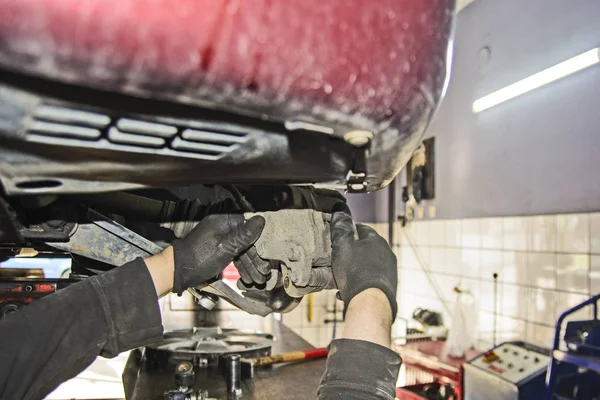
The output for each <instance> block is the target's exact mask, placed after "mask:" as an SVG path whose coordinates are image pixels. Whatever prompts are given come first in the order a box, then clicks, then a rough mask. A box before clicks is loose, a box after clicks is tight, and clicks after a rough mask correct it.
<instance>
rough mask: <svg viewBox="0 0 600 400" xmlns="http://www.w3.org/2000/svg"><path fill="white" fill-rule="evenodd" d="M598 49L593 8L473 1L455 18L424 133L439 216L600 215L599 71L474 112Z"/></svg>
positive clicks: (553, 1) (585, 0)
mask: <svg viewBox="0 0 600 400" xmlns="http://www.w3.org/2000/svg"><path fill="white" fill-rule="evenodd" d="M597 46H600V1H598V0H570V1H565V0H502V1H499V0H477V1H475V2H474V3H473V4H471V5H470V6H469V7H467V8H466V9H465V10H464V11H463V12H461V13H460V14H459V17H458V24H457V31H456V45H455V54H454V62H453V71H452V79H451V83H450V88H449V90H448V94H447V96H446V99H445V100H444V102H443V104H442V106H441V108H440V111H439V114H438V116H437V118H436V119H435V121H434V122H433V124H432V126H431V127H430V129H429V131H428V136H436V153H437V156H436V174H437V178H436V197H437V198H436V200H435V201H433V202H430V203H429V204H433V205H436V206H437V215H438V217H439V218H459V217H476V216H502V215H528V214H548V213H562V212H578V211H597V210H600V166H599V165H598V160H600V65H597V66H595V67H591V68H589V69H587V70H585V71H582V72H579V73H576V74H575V75H571V76H569V77H567V78H565V79H563V80H561V81H558V82H555V83H553V84H550V85H548V86H545V87H543V88H541V89H538V90H536V91H534V92H531V93H529V94H526V95H524V96H522V97H519V98H517V99H514V100H511V101H509V102H507V103H504V104H502V105H499V106H496V107H494V108H492V109H490V110H487V111H484V112H483V113H481V114H473V113H472V111H471V106H472V103H473V101H474V100H475V99H477V98H479V97H481V96H483V95H486V94H489V93H491V92H493V91H495V90H498V89H500V88H502V87H504V86H506V85H509V84H511V83H514V82H516V81H518V80H520V79H522V78H525V77H527V76H529V75H531V74H533V73H536V72H539V71H541V70H543V69H545V68H548V67H551V66H553V65H555V64H557V63H559V62H561V61H564V60H566V59H568V58H570V57H573V56H575V55H578V54H580V53H582V52H584V51H586V50H589V49H592V48H594V47H597ZM486 47H487V48H489V49H490V56H489V61H488V62H486V61H485V59H486V58H487V57H485V50H482V49H484V48H486ZM398 190H401V188H398Z"/></svg>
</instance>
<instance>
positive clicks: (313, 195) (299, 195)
mask: <svg viewBox="0 0 600 400" xmlns="http://www.w3.org/2000/svg"><path fill="white" fill-rule="evenodd" d="M241 191H242V192H243V193H244V197H245V198H246V199H248V201H249V202H250V204H252V205H253V206H254V207H255V209H256V210H257V211H277V210H281V209H312V210H316V211H321V212H325V213H331V211H332V210H333V208H334V207H335V205H336V204H338V203H342V204H345V203H346V198H345V197H344V196H343V195H342V194H341V193H339V192H337V191H335V190H327V189H315V188H314V187H311V186H272V187H265V186H251V187H249V188H248V187H246V188H241ZM234 264H235V266H236V267H237V269H238V271H239V272H240V279H241V281H242V283H243V284H244V285H243V288H245V289H250V288H251V287H252V286H256V285H259V286H260V285H263V284H265V282H266V281H267V279H268V278H269V275H270V274H271V269H272V268H273V267H274V265H272V264H271V262H270V261H269V260H263V259H262V258H260V256H259V255H258V253H257V252H256V248H255V247H254V246H252V247H250V248H249V249H248V251H247V252H245V253H244V254H242V255H241V256H240V257H239V259H238V260H236V261H235V262H234Z"/></svg>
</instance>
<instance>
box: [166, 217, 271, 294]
mask: <svg viewBox="0 0 600 400" xmlns="http://www.w3.org/2000/svg"><path fill="white" fill-rule="evenodd" d="M264 227H265V219H264V218H263V217H260V216H256V217H252V218H250V219H249V220H248V221H247V222H244V216H243V215H242V214H213V215H209V216H207V217H205V218H204V219H203V220H202V221H200V223H199V224H198V225H197V226H196V227H195V228H194V229H193V230H192V231H191V232H190V233H189V234H188V235H187V236H186V237H184V238H183V239H179V240H176V241H174V242H173V252H174V257H175V276H174V281H173V292H174V293H178V294H181V293H182V292H183V291H184V290H186V289H187V288H189V287H193V286H198V285H201V284H202V283H204V282H206V281H207V280H209V279H211V278H214V277H216V276H217V275H218V274H219V273H221V271H223V269H224V268H225V267H227V265H228V264H229V263H230V262H231V261H233V259H234V258H236V257H238V256H239V255H240V254H241V253H243V252H244V251H246V250H247V249H248V248H249V247H250V246H252V245H253V244H254V242H256V240H257V239H258V238H259V237H260V234H261V233H262V230H263V228H264Z"/></svg>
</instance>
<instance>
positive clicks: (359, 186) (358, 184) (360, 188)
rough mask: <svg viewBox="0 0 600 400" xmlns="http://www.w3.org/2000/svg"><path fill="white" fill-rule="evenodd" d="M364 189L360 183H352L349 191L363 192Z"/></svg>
mask: <svg viewBox="0 0 600 400" xmlns="http://www.w3.org/2000/svg"><path fill="white" fill-rule="evenodd" d="M364 188H365V185H364V184H362V183H353V184H352V185H350V189H352V190H356V191H357V192H358V191H361V190H363V189H364Z"/></svg>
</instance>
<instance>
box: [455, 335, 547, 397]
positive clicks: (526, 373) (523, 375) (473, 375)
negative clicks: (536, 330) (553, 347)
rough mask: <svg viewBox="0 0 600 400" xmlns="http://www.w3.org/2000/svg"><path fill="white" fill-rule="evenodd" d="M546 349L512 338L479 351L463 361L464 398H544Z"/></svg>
mask: <svg viewBox="0 0 600 400" xmlns="http://www.w3.org/2000/svg"><path fill="white" fill-rule="evenodd" d="M549 353H550V351H549V350H547V349H543V348H540V347H537V346H534V345H532V344H529V343H526V342H519V341H515V342H506V343H502V344H500V345H498V346H496V347H494V348H492V349H491V350H488V351H486V352H485V353H482V354H480V355H479V356H477V357H475V358H474V359H473V360H471V361H469V362H467V363H465V364H463V370H464V372H463V398H464V400H492V399H493V400H509V399H510V400H525V399H527V400H533V399H544V398H545V396H546V383H545V381H546V369H547V368H548V364H549V363H550V357H549Z"/></svg>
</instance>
